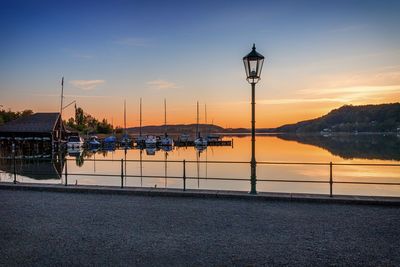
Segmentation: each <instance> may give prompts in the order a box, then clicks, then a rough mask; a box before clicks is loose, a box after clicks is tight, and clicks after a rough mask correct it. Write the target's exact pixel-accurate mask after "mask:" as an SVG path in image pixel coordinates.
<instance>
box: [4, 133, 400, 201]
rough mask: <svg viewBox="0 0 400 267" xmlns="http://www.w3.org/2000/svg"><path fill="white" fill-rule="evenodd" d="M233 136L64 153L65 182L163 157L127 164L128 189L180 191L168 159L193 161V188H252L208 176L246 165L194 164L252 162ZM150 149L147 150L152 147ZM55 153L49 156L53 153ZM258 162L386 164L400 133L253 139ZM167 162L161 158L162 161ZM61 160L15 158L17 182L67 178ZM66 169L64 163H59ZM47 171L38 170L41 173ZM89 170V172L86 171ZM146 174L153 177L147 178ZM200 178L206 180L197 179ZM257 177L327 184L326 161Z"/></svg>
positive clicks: (350, 170) (384, 190)
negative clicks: (217, 141) (201, 142)
mask: <svg viewBox="0 0 400 267" xmlns="http://www.w3.org/2000/svg"><path fill="white" fill-rule="evenodd" d="M226 139H233V146H232V147H208V148H207V149H206V150H204V151H202V152H199V151H197V150H196V149H195V148H193V147H187V148H174V150H173V151H170V152H165V151H163V150H158V151H156V152H155V154H154V155H149V154H148V151H146V150H143V151H140V150H138V149H131V150H127V151H124V150H116V151H109V152H104V151H102V152H90V151H84V152H78V153H76V152H75V153H70V154H67V158H68V159H70V161H68V173H70V175H69V176H68V183H69V184H79V185H113V186H119V185H120V183H121V179H120V177H98V176H97V177H96V176H90V175H92V174H115V175H120V173H121V163H120V162H104V161H101V160H103V159H114V160H120V159H128V160H139V159H143V160H160V161H163V162H157V163H154V162H128V163H127V164H126V166H125V167H124V168H125V172H126V174H127V175H132V176H138V177H126V179H125V180H124V184H125V185H126V186H139V187H140V186H142V187H157V188H165V187H167V188H182V186H183V182H182V179H181V178H178V179H172V178H165V177H166V176H177V177H182V173H183V164H182V163H181V162H178V163H174V162H168V161H174V160H183V159H185V160H188V161H194V162H190V163H187V164H186V175H187V176H188V177H190V178H191V179H188V180H187V183H186V186H187V188H190V189H218V190H238V191H249V190H250V182H249V181H240V180H234V181H226V180H214V179H212V178H215V177H218V178H232V179H249V177H250V166H249V164H220V163H211V162H208V163H198V162H197V161H246V162H248V161H249V160H250V155H251V153H250V152H251V151H250V148H251V145H250V137H249V136H242V137H226ZM150 154H151V151H150ZM53 157H54V156H53ZM256 159H257V161H269V162H321V163H329V162H330V161H332V162H334V163H380V164H381V163H383V164H400V137H398V136H396V135H386V136H383V135H351V136H349V135H347V136H345V135H343V136H329V137H323V136H302V137H301V136H300V137H299V136H294V135H286V136H257V142H256ZM165 160H166V162H164V161H165ZM1 167H2V170H3V171H10V169H11V168H12V165H11V161H9V160H2V161H1ZM61 167H63V166H62V164H61V162H60V161H59V160H57V159H56V160H54V163H51V162H48V161H37V160H34V159H32V160H30V161H28V162H22V161H17V172H18V173H19V175H18V177H17V180H19V181H21V182H35V183H64V177H62V178H60V177H59V173H60V170H61ZM63 168H64V167H63ZM44 172H45V173H47V175H40V174H38V173H44ZM83 174H88V175H83ZM143 176H158V178H146V177H143ZM198 178H204V179H198ZM257 178H258V179H277V180H278V179H281V180H296V181H329V166H315V165H261V164H259V165H258V166H257ZM333 178H334V181H336V182H337V181H347V182H348V181H356V182H386V183H400V167H399V166H397V167H392V166H389V167H382V166H334V167H333ZM0 179H1V181H3V182H11V181H12V180H13V176H12V175H11V174H9V173H1V174H0ZM257 191H259V192H293V193H295V192H296V193H323V194H327V193H329V184H318V183H303V182H302V183H295V182H262V181H258V182H257ZM333 193H334V194H352V195H380V196H400V186H397V185H364V184H334V187H333Z"/></svg>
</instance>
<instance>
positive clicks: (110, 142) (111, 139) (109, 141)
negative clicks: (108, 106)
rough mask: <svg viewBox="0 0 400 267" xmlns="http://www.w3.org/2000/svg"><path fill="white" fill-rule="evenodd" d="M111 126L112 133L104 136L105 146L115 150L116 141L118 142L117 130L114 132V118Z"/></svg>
mask: <svg viewBox="0 0 400 267" xmlns="http://www.w3.org/2000/svg"><path fill="white" fill-rule="evenodd" d="M111 121H112V123H111V125H112V126H111V127H112V129H113V131H112V135H110V136H107V137H106V138H104V147H105V149H106V150H114V149H115V143H116V142H117V138H116V137H115V132H114V120H113V119H111Z"/></svg>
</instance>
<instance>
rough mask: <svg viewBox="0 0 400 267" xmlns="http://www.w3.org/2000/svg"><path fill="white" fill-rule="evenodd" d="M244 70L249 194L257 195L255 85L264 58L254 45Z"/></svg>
mask: <svg viewBox="0 0 400 267" xmlns="http://www.w3.org/2000/svg"><path fill="white" fill-rule="evenodd" d="M243 63H244V69H245V71H246V77H247V81H248V82H249V83H250V84H251V161H250V166H251V190H250V194H257V190H256V179H257V178H256V177H257V176H256V165H257V163H256V121H255V116H256V108H255V104H256V103H255V88H256V83H257V82H258V81H259V80H260V79H261V77H260V76H261V69H262V67H263V63H264V56H263V55H261V54H259V53H257V51H256V45H255V44H253V49H252V50H251V52H250V53H249V54H247V56H245V57H243Z"/></svg>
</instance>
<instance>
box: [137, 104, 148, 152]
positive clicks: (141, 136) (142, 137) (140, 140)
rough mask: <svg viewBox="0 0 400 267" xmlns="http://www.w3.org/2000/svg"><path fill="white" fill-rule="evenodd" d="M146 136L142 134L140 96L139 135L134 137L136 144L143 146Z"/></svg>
mask: <svg viewBox="0 0 400 267" xmlns="http://www.w3.org/2000/svg"><path fill="white" fill-rule="evenodd" d="M145 141H146V137H144V136H143V135H142V98H140V125H139V136H138V137H137V138H136V145H137V146H144V145H145Z"/></svg>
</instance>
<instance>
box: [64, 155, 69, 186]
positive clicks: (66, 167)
mask: <svg viewBox="0 0 400 267" xmlns="http://www.w3.org/2000/svg"><path fill="white" fill-rule="evenodd" d="M64 185H65V186H67V185H68V159H65V184H64Z"/></svg>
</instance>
